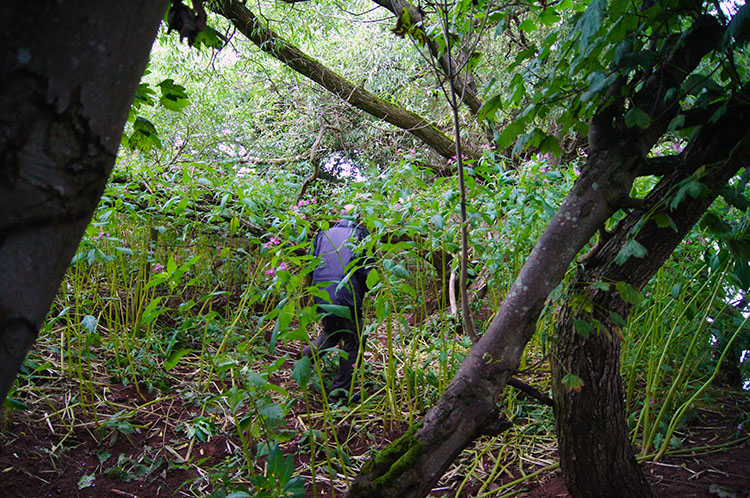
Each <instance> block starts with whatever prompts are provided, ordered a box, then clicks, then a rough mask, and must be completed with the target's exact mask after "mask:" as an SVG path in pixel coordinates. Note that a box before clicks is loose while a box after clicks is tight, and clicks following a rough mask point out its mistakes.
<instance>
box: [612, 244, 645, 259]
mask: <svg viewBox="0 0 750 498" xmlns="http://www.w3.org/2000/svg"><path fill="white" fill-rule="evenodd" d="M646 254H648V249H646V248H645V247H644V246H643V244H641V243H640V242H638V241H637V240H629V241H627V242H625V244H624V245H623V246H622V248H621V249H620V251H619V252H618V253H617V256H615V264H618V265H623V264H624V263H625V262H626V261H627V260H628V259H630V257H631V256H632V257H635V258H640V259H643V258H645V257H646Z"/></svg>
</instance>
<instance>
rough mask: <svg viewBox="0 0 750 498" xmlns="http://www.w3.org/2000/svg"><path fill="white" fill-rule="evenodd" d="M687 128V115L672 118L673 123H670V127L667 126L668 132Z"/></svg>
mask: <svg viewBox="0 0 750 498" xmlns="http://www.w3.org/2000/svg"><path fill="white" fill-rule="evenodd" d="M683 126H685V115H684V114H678V115H677V116H675V117H674V118H672V121H670V122H669V126H667V131H676V130H679V129H680V128H682V127H683Z"/></svg>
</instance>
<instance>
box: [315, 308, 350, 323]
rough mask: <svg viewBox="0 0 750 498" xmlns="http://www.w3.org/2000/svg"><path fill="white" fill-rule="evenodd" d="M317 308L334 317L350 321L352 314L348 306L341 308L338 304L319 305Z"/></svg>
mask: <svg viewBox="0 0 750 498" xmlns="http://www.w3.org/2000/svg"><path fill="white" fill-rule="evenodd" d="M318 308H320V309H322V310H323V311H325V312H326V313H328V314H331V315H336V316H338V317H341V318H345V319H347V320H351V319H352V313H351V310H350V309H349V307H348V306H341V305H340V304H319V305H318Z"/></svg>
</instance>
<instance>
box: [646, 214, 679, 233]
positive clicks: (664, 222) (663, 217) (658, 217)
mask: <svg viewBox="0 0 750 498" xmlns="http://www.w3.org/2000/svg"><path fill="white" fill-rule="evenodd" d="M651 219H652V220H653V221H655V222H656V226H658V227H659V228H667V227H672V230H674V231H675V232H676V231H677V224H676V223H675V222H674V220H673V219H672V217H671V216H669V215H668V214H667V213H664V212H662V213H657V214H655V215H653V216H651Z"/></svg>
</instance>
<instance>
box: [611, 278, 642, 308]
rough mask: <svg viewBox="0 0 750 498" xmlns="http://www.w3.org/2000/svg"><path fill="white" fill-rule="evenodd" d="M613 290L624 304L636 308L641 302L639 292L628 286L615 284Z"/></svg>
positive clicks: (619, 283)
mask: <svg viewBox="0 0 750 498" xmlns="http://www.w3.org/2000/svg"><path fill="white" fill-rule="evenodd" d="M615 289H616V290H617V292H618V293H619V294H620V298H621V299H622V300H623V301H625V302H626V303H630V304H632V305H634V306H638V305H639V304H641V301H643V294H641V291H639V290H638V289H636V288H635V287H633V286H632V285H630V284H627V283H625V282H617V283H616V284H615Z"/></svg>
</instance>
